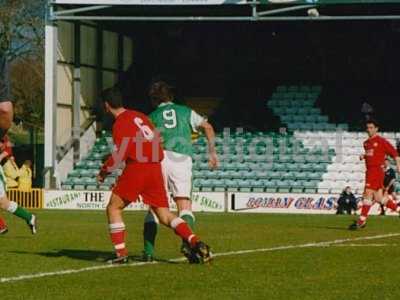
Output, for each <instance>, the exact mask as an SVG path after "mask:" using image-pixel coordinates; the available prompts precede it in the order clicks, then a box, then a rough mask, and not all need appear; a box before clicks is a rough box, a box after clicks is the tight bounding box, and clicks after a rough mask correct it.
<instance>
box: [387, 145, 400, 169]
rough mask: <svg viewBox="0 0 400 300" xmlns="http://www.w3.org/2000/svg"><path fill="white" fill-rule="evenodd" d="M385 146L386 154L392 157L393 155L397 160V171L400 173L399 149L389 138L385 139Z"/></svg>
mask: <svg viewBox="0 0 400 300" xmlns="http://www.w3.org/2000/svg"><path fill="white" fill-rule="evenodd" d="M384 146H385V152H386V154H387V155H389V156H390V157H392V158H393V159H394V160H395V162H396V166H397V172H398V173H400V156H399V153H397V150H396V149H395V148H394V147H393V145H392V144H391V143H390V142H389V141H387V140H385V143H384Z"/></svg>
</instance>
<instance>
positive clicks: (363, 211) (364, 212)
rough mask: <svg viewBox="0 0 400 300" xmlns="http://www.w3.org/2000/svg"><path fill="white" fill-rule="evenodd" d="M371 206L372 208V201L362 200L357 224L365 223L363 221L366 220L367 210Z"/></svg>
mask: <svg viewBox="0 0 400 300" xmlns="http://www.w3.org/2000/svg"><path fill="white" fill-rule="evenodd" d="M371 206H372V201H371V200H368V199H364V201H363V205H362V207H361V215H360V218H359V219H358V221H357V223H358V224H363V223H365V221H366V220H367V218H368V213H369V210H370V209H371Z"/></svg>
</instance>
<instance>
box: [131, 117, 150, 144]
mask: <svg viewBox="0 0 400 300" xmlns="http://www.w3.org/2000/svg"><path fill="white" fill-rule="evenodd" d="M133 122H135V124H136V126H137V127H139V129H140V131H141V132H142V134H143V136H144V138H145V139H146V140H148V141H151V140H152V139H154V132H153V130H151V128H150V127H149V126H147V125H144V124H143V120H142V119H141V118H138V117H136V118H135V119H134V120H133Z"/></svg>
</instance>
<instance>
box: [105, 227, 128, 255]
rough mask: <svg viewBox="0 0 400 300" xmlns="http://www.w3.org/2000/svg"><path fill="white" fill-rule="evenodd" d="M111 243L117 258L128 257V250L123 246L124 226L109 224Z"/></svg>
mask: <svg viewBox="0 0 400 300" xmlns="http://www.w3.org/2000/svg"><path fill="white" fill-rule="evenodd" d="M109 229H110V237H111V242H112V243H113V245H114V249H115V253H116V254H117V256H118V257H121V256H128V250H127V249H126V246H125V224H124V223H113V224H109Z"/></svg>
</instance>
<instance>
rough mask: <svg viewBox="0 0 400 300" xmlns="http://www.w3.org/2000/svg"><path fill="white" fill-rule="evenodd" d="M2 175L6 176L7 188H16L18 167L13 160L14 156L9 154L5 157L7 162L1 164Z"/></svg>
mask: <svg viewBox="0 0 400 300" xmlns="http://www.w3.org/2000/svg"><path fill="white" fill-rule="evenodd" d="M3 170H4V175H5V176H6V185H7V188H10V189H11V188H16V187H18V182H17V178H18V176H19V168H18V166H17V164H16V162H15V157H14V156H10V158H9V159H7V162H6V163H5V164H4V166H3Z"/></svg>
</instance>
